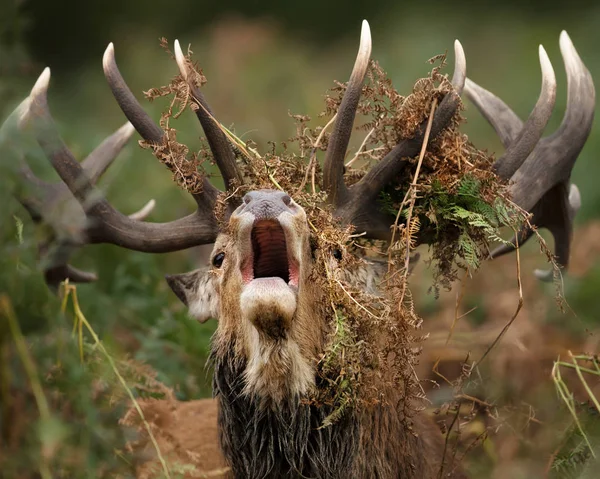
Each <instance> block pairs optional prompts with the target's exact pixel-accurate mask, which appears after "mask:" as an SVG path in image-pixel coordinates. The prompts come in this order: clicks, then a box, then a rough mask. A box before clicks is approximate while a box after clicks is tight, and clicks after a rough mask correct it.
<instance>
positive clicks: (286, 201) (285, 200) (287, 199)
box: [281, 195, 292, 206]
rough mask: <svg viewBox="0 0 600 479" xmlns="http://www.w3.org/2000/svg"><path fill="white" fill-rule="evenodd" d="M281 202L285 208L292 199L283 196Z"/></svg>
mask: <svg viewBox="0 0 600 479" xmlns="http://www.w3.org/2000/svg"><path fill="white" fill-rule="evenodd" d="M281 201H283V202H284V204H286V205H287V206H289V205H290V203H291V202H292V199H291V198H290V196H289V195H283V196H282V197H281Z"/></svg>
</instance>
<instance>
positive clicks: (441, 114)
mask: <svg viewBox="0 0 600 479" xmlns="http://www.w3.org/2000/svg"><path fill="white" fill-rule="evenodd" d="M454 51H455V56H456V60H455V66H454V75H453V77H452V85H453V86H454V90H452V91H450V92H448V93H447V94H446V96H445V97H444V98H443V100H442V101H441V102H440V104H439V106H438V108H437V109H436V112H435V115H434V118H433V122H432V127H431V133H430V138H435V137H436V136H437V135H438V134H439V133H440V132H441V131H442V130H443V129H444V128H446V126H447V125H448V123H449V122H450V120H451V119H452V117H453V116H454V113H455V112H456V109H457V108H458V106H459V105H460V93H461V92H462V89H463V87H464V84H465V79H466V60H465V54H464V51H463V49H462V46H461V44H460V42H458V40H457V41H456V42H455V44H454ZM370 55H371V31H370V29H369V24H368V23H367V22H366V21H363V24H362V31H361V36H360V46H359V49H358V55H357V57H356V62H355V64H354V69H353V70H352V74H351V76H350V80H349V82H348V86H347V88H346V92H345V93H344V97H343V98H342V102H341V104H340V107H339V109H338V113H337V117H336V121H335V125H334V129H333V132H332V134H331V138H330V139H329V145H328V147H327V152H326V154H325V164H324V166H323V186H324V187H325V190H326V191H327V194H328V201H329V202H330V203H331V204H332V205H333V206H334V208H335V214H336V216H337V217H338V218H340V219H342V220H343V221H344V222H346V223H349V224H352V225H354V227H355V229H356V231H359V232H365V233H366V236H367V237H369V238H377V239H385V240H389V239H390V237H391V230H390V227H391V225H392V224H393V223H394V218H393V217H391V216H390V215H389V214H386V213H384V212H382V211H381V208H380V205H379V204H378V201H377V199H378V196H379V193H380V192H381V190H382V189H383V188H384V187H385V186H386V185H387V184H388V183H391V182H392V181H393V180H394V179H395V178H396V177H397V176H398V174H399V173H400V172H401V171H402V169H403V168H404V166H405V165H406V163H407V161H408V160H407V158H410V157H414V156H416V155H417V154H418V153H419V150H420V148H421V145H422V143H423V138H424V136H425V130H426V124H427V120H425V121H424V122H423V123H422V124H421V126H420V127H419V128H417V131H416V132H415V135H414V136H413V138H409V139H405V140H402V141H401V142H400V143H398V144H397V145H396V146H395V147H394V148H393V149H392V150H391V151H390V152H389V153H388V154H387V155H386V156H385V157H384V158H383V159H382V160H381V161H379V162H377V163H376V164H375V165H374V166H373V167H372V168H371V169H370V170H369V171H368V172H367V174H366V175H365V176H364V177H363V178H362V179H361V180H360V181H359V182H358V183H356V184H354V185H352V186H350V187H348V186H346V184H345V182H344V157H345V155H346V151H347V149H348V143H349V141H350V135H351V133H352V126H353V124H354V117H355V115H356V109H357V107H358V101H359V99H360V94H361V91H362V85H363V82H364V78H365V75H366V72H367V67H368V66H369V59H370Z"/></svg>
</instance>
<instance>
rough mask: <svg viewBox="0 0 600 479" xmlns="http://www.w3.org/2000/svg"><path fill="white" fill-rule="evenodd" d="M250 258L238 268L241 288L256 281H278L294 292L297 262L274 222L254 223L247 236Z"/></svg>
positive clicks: (296, 278) (270, 220) (277, 222)
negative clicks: (240, 271)
mask: <svg viewBox="0 0 600 479" xmlns="http://www.w3.org/2000/svg"><path fill="white" fill-rule="evenodd" d="M250 242H251V255H250V256H249V257H247V258H246V260H245V261H244V262H243V265H242V278H243V281H244V284H249V283H250V282H252V281H255V280H257V279H263V278H264V280H267V279H274V280H276V279H278V278H279V279H281V280H283V282H284V283H286V284H287V285H288V286H290V287H292V289H294V290H296V289H297V288H298V261H297V260H296V259H295V258H294V257H293V255H292V254H291V251H290V248H288V242H287V239H286V235H285V231H284V229H283V227H282V226H281V224H280V223H279V221H277V220H275V219H266V220H257V221H255V222H254V225H253V226H252V232H251V234H250Z"/></svg>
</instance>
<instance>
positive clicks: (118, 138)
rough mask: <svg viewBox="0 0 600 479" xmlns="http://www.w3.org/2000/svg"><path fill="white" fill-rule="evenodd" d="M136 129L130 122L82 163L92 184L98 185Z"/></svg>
mask: <svg viewBox="0 0 600 479" xmlns="http://www.w3.org/2000/svg"><path fill="white" fill-rule="evenodd" d="M134 131H135V128H134V127H133V125H132V124H131V123H129V122H127V123H125V124H124V125H123V126H122V127H121V128H119V129H118V130H117V131H115V132H114V133H113V134H112V135H110V136H109V137H108V138H106V139H105V140H104V141H103V142H102V143H100V145H98V146H97V147H96V148H95V149H94V151H92V152H91V153H90V154H89V155H88V156H87V158H86V159H85V160H83V161H82V162H81V166H82V167H83V170H84V171H85V173H86V174H87V176H88V178H89V179H90V181H91V183H92V184H96V183H97V182H98V180H99V179H100V177H101V176H102V175H103V174H104V173H105V172H106V170H107V168H108V167H109V166H110V165H111V164H112V162H113V161H114V160H115V158H116V157H117V156H118V155H119V153H120V152H121V150H122V149H123V147H124V146H125V145H126V144H127V142H128V141H129V139H130V138H131V135H133V132H134Z"/></svg>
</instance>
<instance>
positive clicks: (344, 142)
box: [323, 20, 371, 206]
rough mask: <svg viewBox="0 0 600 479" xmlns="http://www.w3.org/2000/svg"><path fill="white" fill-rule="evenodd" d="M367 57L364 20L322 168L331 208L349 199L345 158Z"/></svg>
mask: <svg viewBox="0 0 600 479" xmlns="http://www.w3.org/2000/svg"><path fill="white" fill-rule="evenodd" d="M370 58H371V30H370V28H369V23H368V22H367V21H366V20H363V22H362V29H361V34H360V45H359V48H358V55H357V56H356V61H355V63H354V68H353V69H352V74H351V75H350V80H349V81H348V87H347V88H346V92H345V93H344V97H343V98H342V102H341V104H340V107H339V109H338V112H337V118H336V120H335V125H334V128H333V132H332V133H331V137H330V138H329V145H328V147H327V152H326V153H325V163H324V165H323V185H324V187H325V190H326V191H327V195H328V200H329V202H330V203H331V204H333V205H334V206H338V205H341V204H343V203H344V202H345V201H346V200H347V199H348V188H347V187H346V184H345V183H344V157H345V155H346V151H347V149H348V143H349V142H350V136H351V134H352V127H353V125H354V117H355V115H356V108H357V107H358V101H359V100H360V95H361V92H362V85H363V81H364V79H365V74H366V73H367V68H368V67H369V60H370Z"/></svg>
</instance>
